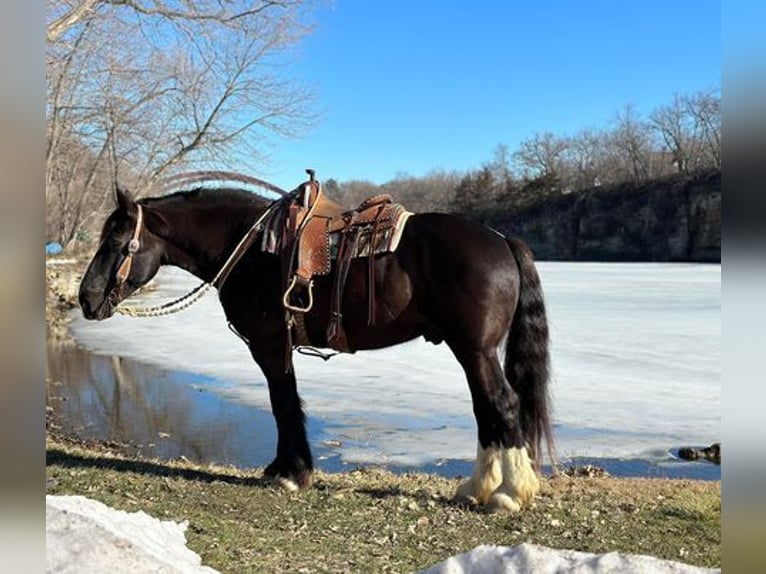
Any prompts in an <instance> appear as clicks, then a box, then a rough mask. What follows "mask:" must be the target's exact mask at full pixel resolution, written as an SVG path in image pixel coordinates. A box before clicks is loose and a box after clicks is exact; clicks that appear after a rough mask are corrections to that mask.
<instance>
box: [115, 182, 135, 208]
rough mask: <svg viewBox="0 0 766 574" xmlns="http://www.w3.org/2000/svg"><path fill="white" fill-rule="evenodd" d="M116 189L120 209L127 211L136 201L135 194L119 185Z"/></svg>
mask: <svg viewBox="0 0 766 574" xmlns="http://www.w3.org/2000/svg"><path fill="white" fill-rule="evenodd" d="M115 191H116V196H117V206H118V207H119V208H120V209H122V210H124V211H127V210H128V207H129V206H131V205H133V203H135V200H134V199H133V196H132V195H131V193H130V192H129V191H128V190H127V189H123V188H122V187H120V186H119V185H118V186H117V187H116V189H115Z"/></svg>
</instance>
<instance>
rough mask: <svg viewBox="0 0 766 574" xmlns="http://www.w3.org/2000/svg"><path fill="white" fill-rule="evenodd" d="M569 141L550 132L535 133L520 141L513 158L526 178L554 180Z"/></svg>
mask: <svg viewBox="0 0 766 574" xmlns="http://www.w3.org/2000/svg"><path fill="white" fill-rule="evenodd" d="M568 146H569V142H568V141H567V140H566V138H562V137H559V136H556V135H554V134H552V133H551V132H544V133H537V134H535V135H533V136H532V137H531V138H529V139H526V140H524V141H523V142H521V144H520V147H519V149H518V150H516V151H515V152H514V154H513V159H514V161H515V162H516V164H517V165H518V166H519V168H520V169H521V172H522V175H523V176H524V177H526V178H527V179H536V178H545V179H549V180H556V179H558V177H559V176H560V175H561V169H562V166H563V158H564V152H565V151H566V150H567V147H568Z"/></svg>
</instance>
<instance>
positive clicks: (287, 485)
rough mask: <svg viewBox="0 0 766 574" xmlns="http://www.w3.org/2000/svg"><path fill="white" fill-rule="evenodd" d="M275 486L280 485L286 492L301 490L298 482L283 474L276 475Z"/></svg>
mask: <svg viewBox="0 0 766 574" xmlns="http://www.w3.org/2000/svg"><path fill="white" fill-rule="evenodd" d="M274 486H277V487H279V488H280V489H282V490H284V491H285V492H298V490H300V487H299V486H298V483H297V482H295V481H294V480H291V479H289V478H285V477H283V476H277V477H274Z"/></svg>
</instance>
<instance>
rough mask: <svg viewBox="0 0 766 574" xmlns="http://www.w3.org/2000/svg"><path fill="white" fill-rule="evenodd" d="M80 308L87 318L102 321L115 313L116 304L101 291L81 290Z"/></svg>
mask: <svg viewBox="0 0 766 574" xmlns="http://www.w3.org/2000/svg"><path fill="white" fill-rule="evenodd" d="M79 299H80V308H81V309H82V315H83V317H85V318H86V319H89V320H94V321H101V320H102V319H107V318H109V317H111V316H112V315H113V314H114V307H115V306H114V305H112V303H111V301H110V300H109V297H104V294H103V292H101V291H91V290H87V289H81V290H80V297H79Z"/></svg>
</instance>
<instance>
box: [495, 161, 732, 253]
mask: <svg viewBox="0 0 766 574" xmlns="http://www.w3.org/2000/svg"><path fill="white" fill-rule="evenodd" d="M482 219H483V220H484V221H485V222H486V223H487V224H488V225H490V226H491V227H493V228H495V229H497V230H498V231H500V232H502V233H504V234H506V235H509V236H515V237H519V238H521V239H523V240H524V241H526V242H527V243H528V244H529V246H530V247H531V248H532V250H533V251H534V253H535V256H536V258H537V259H539V260H567V261H695V262H718V263H720V261H721V172H720V170H717V171H714V172H705V173H699V174H695V175H693V176H681V175H679V176H674V177H672V178H666V179H662V180H656V181H652V182H649V183H646V184H644V185H641V186H637V187H634V186H632V185H623V186H619V187H616V188H610V189H599V188H595V189H591V190H586V191H582V192H575V193H570V194H564V195H558V196H556V197H548V198H545V199H542V200H540V201H539V202H535V203H533V204H528V205H526V206H524V207H518V208H514V209H511V210H507V211H502V212H495V213H493V214H488V215H486V216H485V217H483V218H482Z"/></svg>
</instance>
